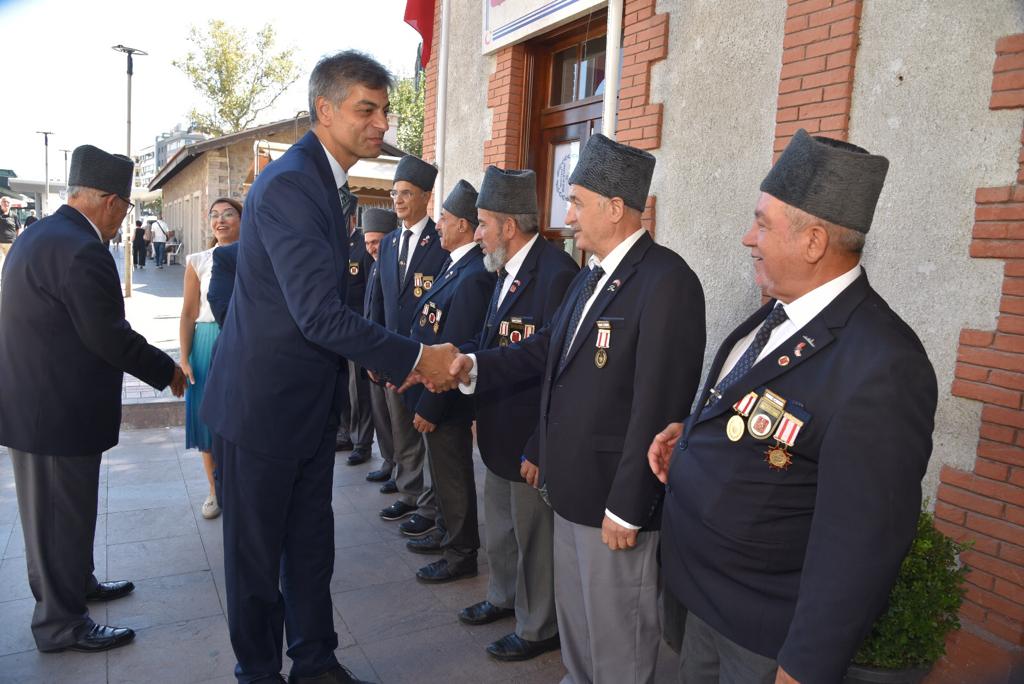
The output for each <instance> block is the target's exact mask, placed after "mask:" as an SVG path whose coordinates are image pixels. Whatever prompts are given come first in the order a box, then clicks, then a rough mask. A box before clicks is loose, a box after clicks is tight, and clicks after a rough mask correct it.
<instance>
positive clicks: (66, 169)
mask: <svg viewBox="0 0 1024 684" xmlns="http://www.w3.org/2000/svg"><path fill="white" fill-rule="evenodd" d="M60 151H61V152H63V153H64V192H65V193H67V191H68V152H70V151H71V150H65V149H61V150H60Z"/></svg>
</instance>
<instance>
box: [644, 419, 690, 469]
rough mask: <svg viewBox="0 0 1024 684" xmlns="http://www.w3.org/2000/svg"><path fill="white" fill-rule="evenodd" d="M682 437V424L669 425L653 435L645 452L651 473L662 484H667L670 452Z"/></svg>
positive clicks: (670, 459)
mask: <svg viewBox="0 0 1024 684" xmlns="http://www.w3.org/2000/svg"><path fill="white" fill-rule="evenodd" d="M682 435H683V424H682V423H669V424H668V425H666V426H665V429H664V430H662V431H661V432H659V433H658V434H656V435H654V441H652V442H651V448H650V449H648V450H647V463H648V464H650V466H651V472H652V473H654V476H655V477H656V478H658V479H659V480H660V481H661V483H662V484H665V483H667V482H668V468H669V466H670V465H671V464H672V451H673V450H674V449H675V448H676V442H678V441H679V438H680V437H682Z"/></svg>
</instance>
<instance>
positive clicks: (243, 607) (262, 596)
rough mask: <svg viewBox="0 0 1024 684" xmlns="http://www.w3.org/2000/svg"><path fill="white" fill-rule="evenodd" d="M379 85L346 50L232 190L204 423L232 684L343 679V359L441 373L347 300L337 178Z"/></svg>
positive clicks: (366, 137) (365, 145) (375, 108)
mask: <svg viewBox="0 0 1024 684" xmlns="http://www.w3.org/2000/svg"><path fill="white" fill-rule="evenodd" d="M390 86H391V76H390V74H388V72H387V70H386V69H384V67H383V66H381V65H380V64H379V63H377V62H376V61H375V60H373V59H371V58H370V57H367V56H366V55H363V54H361V53H358V52H355V51H347V52H342V53H338V54H336V55H332V56H329V57H325V58H324V59H322V60H321V61H320V62H319V63H318V64H317V66H316V67H315V68H314V69H313V73H312V74H311V76H310V81H309V102H310V104H309V110H310V118H311V121H312V124H313V130H312V131H311V132H310V133H308V134H306V136H304V137H303V138H302V139H301V140H300V141H299V142H298V143H296V144H295V145H293V146H292V147H291V148H290V149H289V150H288V152H286V153H285V154H284V155H283V156H282V157H281V158H280V159H278V160H276V161H275V162H274V163H273V164H271V165H270V166H269V167H268V168H267V170H266V171H264V172H263V173H262V174H260V176H259V178H258V179H257V181H256V182H255V183H254V184H253V186H252V188H251V189H250V190H249V194H248V196H247V197H246V202H245V211H244V213H243V215H242V236H241V241H240V246H239V253H238V272H237V274H236V276H235V288H234V292H233V294H232V298H231V306H230V307H229V308H228V315H227V318H226V319H225V321H224V328H223V330H222V332H221V335H220V337H219V338H218V342H217V348H216V350H215V352H214V359H213V363H212V364H211V366H212V368H211V371H210V376H209V379H208V381H207V386H206V396H205V398H204V400H203V406H202V417H203V420H204V421H205V422H206V424H207V425H209V426H210V429H211V431H212V432H213V433H214V435H215V450H216V452H217V453H218V454H219V467H220V470H221V486H222V491H223V500H222V502H221V503H222V507H223V510H224V517H223V520H224V522H223V526H224V565H225V575H226V577H227V585H226V588H227V601H226V603H227V609H228V627H229V629H230V632H231V643H232V646H233V647H234V650H235V655H236V657H237V659H238V665H237V667H236V668H235V674H236V676H237V678H238V679H239V681H242V682H258V681H280V680H281V675H280V670H281V643H282V630H283V628H285V627H286V629H287V636H288V656H289V657H290V658H291V660H292V668H291V674H290V677H289V681H290V682H299V683H300V684H301V682H304V681H317V682H321V681H325V682H350V681H352V678H351V675H350V674H349V673H347V671H345V670H344V669H343V668H342V667H341V666H340V665H339V664H338V661H337V659H336V658H335V656H334V650H335V649H336V648H337V646H338V637H337V634H336V633H335V631H334V609H333V606H332V604H331V594H330V580H331V574H332V571H333V567H334V518H333V514H332V510H331V484H332V481H333V477H332V475H333V468H334V445H335V438H336V436H337V429H338V416H339V414H340V411H341V406H342V405H343V404H344V401H345V400H344V395H345V393H346V392H347V388H348V381H347V364H346V360H348V359H351V360H353V361H355V362H356V363H358V364H359V365H361V366H363V367H366V368H372V369H374V370H375V371H376V372H377V373H379V374H381V375H382V376H383V377H385V378H387V379H388V380H389V381H391V382H396V383H400V382H402V380H403V379H405V378H406V377H408V376H409V375H410V374H411V373H412V371H413V370H414V369H415V370H416V372H417V374H419V375H425V376H428V377H437V378H440V376H441V371H442V370H443V369H441V368H440V366H441V365H442V364H443V363H444V361H445V360H446V359H447V358H448V357H450V356H451V353H450V352H448V351H445V350H441V349H434V348H430V347H423V346H422V345H420V344H418V343H415V342H413V341H411V340H409V339H407V338H403V337H401V336H399V335H395V334H393V333H391V332H388V331H387V330H385V329H384V328H382V327H380V326H378V325H376V324H374V323H372V322H370V321H368V320H366V319H365V318H363V317H362V316H360V315H359V314H358V313H357V312H355V311H353V310H352V309H351V308H349V307H348V306H346V304H345V290H346V285H347V279H348V270H347V268H346V267H347V265H348V230H347V226H348V222H347V216H348V215H349V214H350V213H351V211H352V210H353V209H354V207H355V202H354V197H353V196H352V193H351V191H350V190H349V187H348V182H347V169H348V168H351V166H352V165H353V164H355V163H356V161H357V160H358V159H361V158H368V157H375V156H377V155H378V154H379V153H380V148H381V144H382V143H383V138H384V132H385V131H386V130H387V126H388V124H387V109H388V88H389V87H390Z"/></svg>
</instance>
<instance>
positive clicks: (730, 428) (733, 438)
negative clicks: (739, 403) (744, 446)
mask: <svg viewBox="0 0 1024 684" xmlns="http://www.w3.org/2000/svg"><path fill="white" fill-rule="evenodd" d="M745 427H746V424H745V423H744V422H743V418H742V417H741V416H737V415H734V416H733V417H732V418H730V419H729V422H728V423H726V424H725V436H726V437H728V438H729V441H730V442H738V441H740V438H741V437H743V429H744V428H745Z"/></svg>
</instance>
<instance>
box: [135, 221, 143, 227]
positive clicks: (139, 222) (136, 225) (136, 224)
mask: <svg viewBox="0 0 1024 684" xmlns="http://www.w3.org/2000/svg"><path fill="white" fill-rule="evenodd" d="M135 227H136V228H141V227H142V220H141V219H135Z"/></svg>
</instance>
